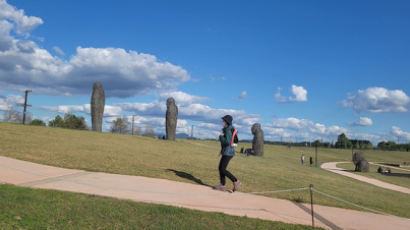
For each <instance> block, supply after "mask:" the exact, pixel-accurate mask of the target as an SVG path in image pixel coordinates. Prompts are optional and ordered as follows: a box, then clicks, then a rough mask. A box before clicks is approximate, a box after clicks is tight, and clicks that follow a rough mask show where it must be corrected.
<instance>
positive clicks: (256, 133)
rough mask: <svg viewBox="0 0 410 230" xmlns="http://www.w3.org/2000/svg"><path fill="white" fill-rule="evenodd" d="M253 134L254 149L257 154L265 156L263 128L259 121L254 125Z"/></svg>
mask: <svg viewBox="0 0 410 230" xmlns="http://www.w3.org/2000/svg"><path fill="white" fill-rule="evenodd" d="M251 131H252V134H253V141H252V150H253V153H254V154H255V156H263V144H264V136H263V130H262V128H261V125H260V124H259V123H256V124H253V125H252V129H251Z"/></svg>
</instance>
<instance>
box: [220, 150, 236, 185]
mask: <svg viewBox="0 0 410 230" xmlns="http://www.w3.org/2000/svg"><path fill="white" fill-rule="evenodd" d="M232 157H233V156H225V155H222V157H221V161H220V162H219V177H220V179H221V185H225V176H227V177H228V178H229V179H230V180H231V181H232V182H236V181H237V179H236V177H235V176H234V175H232V174H231V173H230V172H229V171H228V170H226V168H227V167H228V164H229V161H230V160H231V159H232Z"/></svg>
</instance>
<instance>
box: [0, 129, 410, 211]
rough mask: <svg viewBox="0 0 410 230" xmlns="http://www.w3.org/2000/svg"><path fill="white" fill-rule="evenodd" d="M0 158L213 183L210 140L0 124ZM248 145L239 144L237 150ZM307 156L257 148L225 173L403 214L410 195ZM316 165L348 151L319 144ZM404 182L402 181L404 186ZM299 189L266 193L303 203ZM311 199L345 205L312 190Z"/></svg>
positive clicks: (214, 145)
mask: <svg viewBox="0 0 410 230" xmlns="http://www.w3.org/2000/svg"><path fill="white" fill-rule="evenodd" d="M0 143H1V144H0V155H3V156H9V157H13V158H17V159H22V160H28V161H32V162H37V163H42V164H47V165H53V166H59V167H65V168H75V169H84V170H89V171H102V172H110V173H118V174H128V175H140V176H147V177H155V178H164V179H169V180H175V181H183V182H187V183H201V184H204V185H216V184H218V183H219V181H218V170H217V166H218V162H219V157H218V152H219V148H220V145H219V143H218V142H216V141H199V140H181V139H179V140H177V141H175V142H170V141H164V140H156V139H153V138H149V137H143V136H131V135H120V134H111V133H93V132H89V131H75V130H67V129H58V128H48V127H33V126H22V125H14V124H7V123H0ZM242 146H244V147H245V148H246V147H249V143H247V144H244V145H242V144H239V147H242ZM302 153H304V154H305V157H306V159H308V158H309V156H310V155H312V156H313V155H314V149H313V148H304V147H300V148H296V147H292V148H291V149H288V148H287V147H284V146H274V145H265V156H264V157H261V158H259V157H245V156H243V155H239V154H238V155H237V156H236V157H235V158H234V159H233V160H232V161H231V163H230V165H229V170H230V171H232V172H233V173H234V174H235V175H236V176H237V177H238V178H240V179H241V180H242V181H243V183H244V184H243V187H242V191H244V192H251V191H252V192H253V191H266V190H277V189H288V188H299V187H306V186H308V185H309V184H314V187H315V188H316V189H318V190H320V191H323V192H326V193H328V194H331V195H334V196H337V197H340V198H342V199H345V200H348V201H351V202H354V203H357V204H360V205H364V206H367V207H370V208H373V209H377V210H381V211H384V212H387V213H390V214H393V215H398V216H404V217H410V196H409V195H407V194H403V193H399V192H394V191H390V190H386V189H382V188H378V187H375V186H372V185H369V184H366V183H363V182H359V181H356V180H353V179H349V178H346V177H343V176H340V175H336V174H333V173H330V172H327V171H325V170H322V169H320V168H315V167H309V166H301V165H300V161H299V158H300V155H301V154H302ZM365 155H366V157H367V159H368V160H369V161H379V162H404V161H407V162H408V161H410V154H409V153H407V152H385V151H373V150H371V151H366V152H365ZM318 159H319V163H320V162H329V161H350V159H351V151H350V150H337V149H319V157H318ZM405 182H406V181H404V182H403V183H405ZM308 195H309V194H308V193H307V192H306V191H303V192H293V193H283V194H274V195H272V194H270V195H267V196H272V197H278V198H284V199H289V200H296V201H302V202H308V200H309V197H308ZM315 203H317V204H323V205H329V206H336V207H343V208H352V209H354V207H351V206H349V205H346V204H344V203H340V202H338V201H334V200H331V199H329V198H326V197H323V196H321V195H319V194H316V195H315Z"/></svg>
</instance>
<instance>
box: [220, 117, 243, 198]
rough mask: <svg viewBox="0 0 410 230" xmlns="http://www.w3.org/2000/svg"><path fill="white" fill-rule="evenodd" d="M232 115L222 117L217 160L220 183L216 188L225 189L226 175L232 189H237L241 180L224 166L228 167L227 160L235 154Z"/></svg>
mask: <svg viewBox="0 0 410 230" xmlns="http://www.w3.org/2000/svg"><path fill="white" fill-rule="evenodd" d="M232 120H233V119H232V116H230V115H226V116H224V117H222V125H223V129H222V133H221V134H220V135H219V141H220V142H221V155H222V156H221V161H220V162H219V177H220V182H221V183H220V184H219V185H217V186H215V187H214V188H215V189H217V190H221V191H225V190H226V186H225V177H228V178H229V179H230V180H231V181H232V183H233V190H232V191H236V190H238V188H239V186H240V185H241V181H240V180H238V179H236V177H235V176H234V175H232V173H230V172H229V171H228V170H226V168H227V167H228V164H229V161H230V160H231V159H232V157H233V156H234V155H235V148H234V146H233V145H232V144H233V138H232V133H233V130H234V128H233V126H232Z"/></svg>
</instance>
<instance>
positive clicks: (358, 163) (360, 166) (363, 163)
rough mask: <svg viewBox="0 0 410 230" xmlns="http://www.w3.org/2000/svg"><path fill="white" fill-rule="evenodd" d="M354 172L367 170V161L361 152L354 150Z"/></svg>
mask: <svg viewBox="0 0 410 230" xmlns="http://www.w3.org/2000/svg"><path fill="white" fill-rule="evenodd" d="M352 161H353V163H354V165H355V169H354V171H356V172H368V171H369V162H367V160H366V159H365V158H364V154H363V153H362V152H355V153H354V154H353V159H352Z"/></svg>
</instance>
